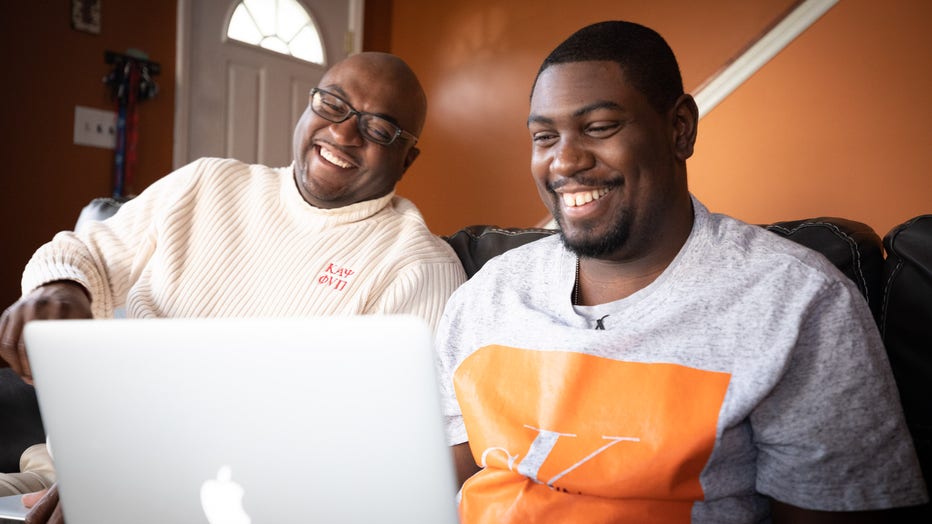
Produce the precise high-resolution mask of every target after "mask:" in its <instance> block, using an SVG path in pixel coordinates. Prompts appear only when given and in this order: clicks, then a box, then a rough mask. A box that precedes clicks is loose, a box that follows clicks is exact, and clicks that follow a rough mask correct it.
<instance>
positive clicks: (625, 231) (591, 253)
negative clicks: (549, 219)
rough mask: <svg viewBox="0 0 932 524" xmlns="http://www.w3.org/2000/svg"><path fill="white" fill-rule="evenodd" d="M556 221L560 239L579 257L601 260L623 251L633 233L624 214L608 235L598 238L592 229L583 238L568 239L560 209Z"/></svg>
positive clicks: (618, 218) (584, 232) (555, 215)
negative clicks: (620, 250)
mask: <svg viewBox="0 0 932 524" xmlns="http://www.w3.org/2000/svg"><path fill="white" fill-rule="evenodd" d="M554 219H555V220H556V222H557V225H558V226H560V239H561V240H562V241H563V245H564V246H566V248H567V249H568V250H570V251H571V252H573V253H575V254H576V255H577V256H579V257H585V258H600V257H603V256H605V255H608V254H611V253H614V252H616V251H618V250H619V249H621V248H622V247H623V246H624V245H625V244H626V243H627V242H628V237H629V236H630V233H631V223H630V221H629V220H628V217H626V216H625V213H624V212H621V213H620V214H619V215H618V216H616V219H615V220H614V221H613V222H612V224H611V227H610V229H609V230H608V233H607V234H605V235H599V236H596V235H595V234H594V233H593V232H592V229H591V228H584V229H583V231H582V233H583V234H582V235H581V238H577V239H570V238H567V236H566V234H565V233H564V232H563V215H562V214H561V213H560V211H559V208H557V210H556V211H555V212H554Z"/></svg>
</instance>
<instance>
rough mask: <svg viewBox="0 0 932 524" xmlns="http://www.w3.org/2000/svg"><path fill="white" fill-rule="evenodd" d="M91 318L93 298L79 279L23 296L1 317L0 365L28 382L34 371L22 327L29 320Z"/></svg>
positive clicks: (54, 284)
mask: <svg viewBox="0 0 932 524" xmlns="http://www.w3.org/2000/svg"><path fill="white" fill-rule="evenodd" d="M57 318H91V299H90V297H89V296H88V293H87V291H86V290H85V289H84V287H82V286H81V285H80V284H78V283H77V282H71V281H65V280H62V281H59V282H51V283H48V284H46V285H44V286H42V287H39V288H37V289H36V290H34V291H33V292H32V293H29V294H28V295H26V296H24V297H22V298H20V299H19V300H18V301H16V303H15V304H13V305H12V306H10V307H9V308H7V310H6V311H4V312H3V316H2V317H0V367H11V368H13V371H15V372H16V373H17V374H19V376H20V377H22V378H23V380H25V381H26V382H28V383H30V384H31V383H32V371H31V370H30V369H29V360H28V359H27V358H26V345H25V344H24V343H23V326H24V325H26V322H29V321H30V320H48V319H57Z"/></svg>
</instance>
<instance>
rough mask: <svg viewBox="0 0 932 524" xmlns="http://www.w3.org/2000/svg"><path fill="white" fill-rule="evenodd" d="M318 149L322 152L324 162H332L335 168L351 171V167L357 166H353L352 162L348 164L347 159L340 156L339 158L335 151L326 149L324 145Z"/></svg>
mask: <svg viewBox="0 0 932 524" xmlns="http://www.w3.org/2000/svg"><path fill="white" fill-rule="evenodd" d="M317 148H318V150H319V151H320V156H321V157H322V158H323V159H324V160H326V161H327V162H330V163H331V164H333V165H335V166H337V167H339V168H341V169H349V168H351V167H355V166H354V165H353V164H351V163H350V162H347V161H346V160H345V159H343V158H340V157H339V156H337V154H336V153H334V152H333V151H331V150H330V149H328V148H327V147H324V146H323V145H318V146H317Z"/></svg>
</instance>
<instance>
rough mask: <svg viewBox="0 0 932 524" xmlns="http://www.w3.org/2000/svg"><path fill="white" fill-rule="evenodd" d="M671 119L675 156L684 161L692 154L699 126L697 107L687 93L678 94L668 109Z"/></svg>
mask: <svg viewBox="0 0 932 524" xmlns="http://www.w3.org/2000/svg"><path fill="white" fill-rule="evenodd" d="M670 114H671V118H672V119H673V140H674V150H675V152H676V157H677V158H678V159H680V161H684V162H685V161H686V159H687V158H689V157H691V156H693V146H695V145H696V134H697V132H698V126H699V108H698V107H697V106H696V101H695V100H693V97H692V96H691V95H689V94H688V93H685V94H683V95H680V97H679V98H678V99H677V100H676V103H675V104H673V109H671V110H670Z"/></svg>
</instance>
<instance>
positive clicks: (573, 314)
mask: <svg viewBox="0 0 932 524" xmlns="http://www.w3.org/2000/svg"><path fill="white" fill-rule="evenodd" d="M697 113H698V111H697V109H696V104H695V102H694V101H693V99H692V97H690V96H689V95H687V94H684V93H683V88H682V82H681V80H680V77H679V70H678V66H677V64H676V59H675V57H674V56H673V53H672V51H671V50H670V49H669V47H668V46H667V45H666V43H665V42H664V41H663V39H662V38H661V37H660V35H658V34H656V33H655V32H653V31H652V30H650V29H647V28H645V27H642V26H639V25H636V24H630V23H625V22H605V23H601V24H594V25H592V26H589V27H586V28H583V29H582V30H580V31H579V32H577V33H576V34H574V35H573V36H571V37H570V38H569V39H568V40H566V41H565V42H563V43H562V44H561V45H560V46H558V47H557V48H556V49H555V50H554V51H553V52H552V53H551V55H550V56H549V57H548V58H547V59H546V60H545V62H544V64H543V66H542V67H541V69H540V71H539V73H538V76H537V79H536V81H535V84H534V88H533V92H532V97H531V111H530V117H529V118H528V128H529V130H530V134H531V139H532V143H533V146H532V162H531V169H532V173H533V175H534V178H535V181H536V182H537V185H538V190H539V191H540V194H541V196H542V198H543V199H544V202H545V203H546V204H547V205H548V206H549V208H550V210H551V212H552V213H553V215H554V218H555V219H556V220H557V222H558V224H559V225H560V229H561V234H560V235H559V236H552V237H549V238H546V239H543V240H540V241H537V242H534V243H531V244H528V245H526V246H524V247H522V248H518V249H515V250H513V251H510V252H508V253H506V254H504V255H502V256H501V257H499V258H497V259H495V260H492V261H490V262H489V263H488V264H487V265H486V266H485V267H484V268H483V269H482V270H481V271H480V272H479V273H478V274H476V275H475V276H474V277H473V278H472V279H471V280H470V281H468V282H467V283H466V284H465V285H463V286H462V287H461V288H459V290H457V291H456V292H455V293H454V295H453V297H452V298H451V299H450V302H449V303H448V305H447V310H446V312H445V314H444V318H443V320H442V321H441V325H440V328H439V333H438V341H439V352H440V360H441V374H442V377H441V378H442V385H443V389H444V391H443V393H444V410H445V414H446V417H447V433H448V437H449V440H450V444H451V445H453V446H454V453H455V455H456V458H457V465H458V470H459V472H460V477H461V480H465V484H464V485H463V489H462V492H461V503H460V513H461V519H462V521H463V522H464V524H473V523H486V522H488V523H493V522H494V523H500V522H543V521H546V522H606V523H607V522H632V521H637V522H640V521H651V522H657V521H660V522H690V521H692V522H710V523H721V522H760V521H767V520H770V519H772V520H774V521H791V522H793V521H802V520H805V519H814V520H812V521H813V522H815V521H819V519H820V518H828V517H832V518H835V517H838V516H839V515H831V514H828V513H825V512H848V513H847V514H846V516H849V517H855V516H856V514H855V513H853V512H858V511H862V510H875V509H885V508H891V507H897V506H908V505H914V504H919V503H922V502H924V501H925V500H927V495H926V491H925V486H924V484H923V481H922V477H921V473H920V471H919V467H918V463H917V460H916V456H915V451H914V450H913V447H912V443H911V441H910V438H909V434H908V432H907V430H906V426H905V423H904V420H903V415H902V411H901V408H900V406H899V401H898V397H897V392H896V387H895V384H894V382H893V379H892V375H891V373H890V369H889V364H888V363H887V360H886V356H885V353H884V350H883V346H882V344H881V341H880V337H879V335H878V333H877V328H876V326H875V324H874V322H873V320H872V318H871V315H870V312H869V311H868V309H867V305H866V303H865V302H864V300H863V298H862V297H861V296H860V294H859V293H858V291H857V289H856V288H855V287H854V286H853V284H852V283H851V282H850V281H849V280H847V279H846V278H845V277H844V276H843V275H842V274H841V273H840V272H838V271H837V270H836V269H835V268H834V267H833V266H832V265H831V264H830V263H828V262H827V261H826V260H825V259H824V258H823V257H822V256H821V255H819V254H817V253H815V252H813V251H810V250H808V249H806V248H803V247H801V246H798V245H796V244H794V243H792V242H789V241H786V240H783V239H780V238H778V237H777V236H775V235H773V234H771V233H769V232H767V231H765V230H763V229H762V228H759V227H755V226H750V225H748V224H744V223H742V222H739V221H737V220H734V219H731V218H729V217H726V216H723V215H717V214H713V213H710V212H709V211H708V210H707V209H706V208H705V207H704V206H703V205H702V204H701V203H700V202H699V201H698V200H695V199H694V198H693V197H692V196H691V195H690V193H689V190H688V188H687V182H686V159H687V158H689V157H690V156H691V155H692V152H693V145H694V143H695V139H696V127H697V120H698V114H697ZM480 466H481V468H482V469H481V470H480ZM467 478H468V480H466V479H467ZM807 521H808V520H807Z"/></svg>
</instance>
